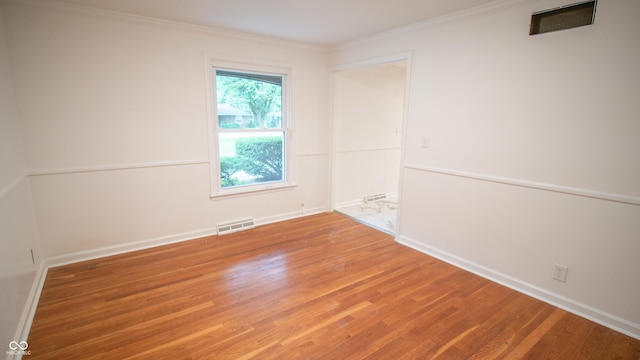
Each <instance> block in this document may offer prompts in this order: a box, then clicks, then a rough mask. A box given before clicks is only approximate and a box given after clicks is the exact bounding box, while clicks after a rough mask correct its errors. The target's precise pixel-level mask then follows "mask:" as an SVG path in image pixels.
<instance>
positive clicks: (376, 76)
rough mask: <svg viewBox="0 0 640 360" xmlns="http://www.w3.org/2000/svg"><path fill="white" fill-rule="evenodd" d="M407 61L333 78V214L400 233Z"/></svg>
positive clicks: (339, 73) (341, 73) (345, 71)
mask: <svg viewBox="0 0 640 360" xmlns="http://www.w3.org/2000/svg"><path fill="white" fill-rule="evenodd" d="M408 62H409V61H408V57H401V58H399V59H394V60H393V61H385V62H377V63H375V64H366V65H362V66H353V67H350V68H347V69H341V70H338V71H335V72H334V74H333V130H334V131H333V135H334V136H333V139H334V141H333V186H332V204H333V208H334V210H335V211H337V212H340V213H342V214H344V215H346V216H349V217H351V218H353V219H355V220H357V221H360V222H362V223H364V224H366V225H369V226H371V227H374V228H376V229H378V230H381V231H384V232H386V233H389V234H391V235H394V236H395V235H396V234H397V233H398V229H399V226H398V219H399V208H400V207H399V201H398V199H399V194H400V184H401V179H400V177H401V171H400V169H401V163H402V155H403V151H402V150H403V144H404V131H403V125H404V123H405V107H406V95H407V94H406V93H407V77H408V76H407V74H408V72H407V69H408V65H407V64H408Z"/></svg>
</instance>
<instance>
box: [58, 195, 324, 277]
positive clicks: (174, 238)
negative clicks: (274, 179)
mask: <svg viewBox="0 0 640 360" xmlns="http://www.w3.org/2000/svg"><path fill="white" fill-rule="evenodd" d="M325 211H326V210H325V209H324V208H314V209H308V210H305V211H296V212H291V213H285V214H279V215H275V216H269V217H263V218H258V219H255V224H256V226H260V225H265V224H270V223H274V222H278V221H284V220H289V219H294V218H298V217H302V216H309V215H314V214H318V213H321V212H325ZM211 235H217V230H216V228H215V227H212V228H207V229H201V230H196V231H191V232H186V233H182V234H175V235H169V236H163V237H159V238H155V239H148V240H142V241H136V242H132V243H128V244H120V245H114V246H107V247H102V248H98V249H91V250H85V251H79V252H75V253H71V254H65V255H59V256H53V257H50V258H48V259H47V264H48V265H49V267H50V268H54V267H58V266H62V265H68V264H73V263H77V262H81V261H87V260H93V259H98V258H102V257H106V256H112V255H119V254H124V253H127V252H132V251H137V250H144V249H149V248H153V247H157V246H162V245H169V244H174V243H179V242H183V241H188V240H194V239H198V238H201V237H205V236H211Z"/></svg>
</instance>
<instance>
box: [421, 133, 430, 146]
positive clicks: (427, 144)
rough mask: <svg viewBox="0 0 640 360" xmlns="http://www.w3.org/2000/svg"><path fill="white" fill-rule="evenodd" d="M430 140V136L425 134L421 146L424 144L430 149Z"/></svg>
mask: <svg viewBox="0 0 640 360" xmlns="http://www.w3.org/2000/svg"><path fill="white" fill-rule="evenodd" d="M430 142H431V138H430V137H429V136H423V137H422V143H421V144H420V146H422V147H423V148H424V149H428V148H429V143H430Z"/></svg>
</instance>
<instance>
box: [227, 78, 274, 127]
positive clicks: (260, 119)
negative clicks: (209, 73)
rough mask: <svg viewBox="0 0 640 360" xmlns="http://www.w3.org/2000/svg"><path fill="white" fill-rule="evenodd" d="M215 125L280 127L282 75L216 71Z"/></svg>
mask: <svg viewBox="0 0 640 360" xmlns="http://www.w3.org/2000/svg"><path fill="white" fill-rule="evenodd" d="M216 93H217V95H218V98H217V103H218V127H219V128H220V129H255V128H262V129H264V128H269V129H278V128H281V127H282V116H281V113H282V76H279V75H262V74H251V73H239V72H231V71H226V70H217V71H216Z"/></svg>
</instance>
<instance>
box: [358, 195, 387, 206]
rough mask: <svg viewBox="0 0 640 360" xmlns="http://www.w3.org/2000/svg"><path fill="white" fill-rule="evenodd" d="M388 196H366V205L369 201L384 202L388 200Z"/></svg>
mask: <svg viewBox="0 0 640 360" xmlns="http://www.w3.org/2000/svg"><path fill="white" fill-rule="evenodd" d="M386 198H387V195H385V194H375V195H369V196H365V197H364V203H365V204H366V203H368V202H369V201H376V200H382V199H386Z"/></svg>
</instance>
